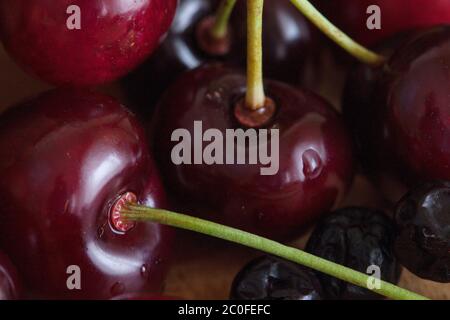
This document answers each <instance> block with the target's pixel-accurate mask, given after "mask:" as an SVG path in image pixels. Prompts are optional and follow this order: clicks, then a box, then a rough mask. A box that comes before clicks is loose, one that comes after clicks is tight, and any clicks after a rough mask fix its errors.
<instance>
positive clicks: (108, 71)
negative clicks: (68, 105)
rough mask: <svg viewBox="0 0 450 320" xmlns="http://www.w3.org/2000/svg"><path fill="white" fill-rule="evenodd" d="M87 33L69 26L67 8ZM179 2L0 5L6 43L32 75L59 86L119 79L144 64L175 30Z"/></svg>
mask: <svg viewBox="0 0 450 320" xmlns="http://www.w3.org/2000/svg"><path fill="white" fill-rule="evenodd" d="M71 5H77V6H78V7H79V8H80V10H81V29H79V30H77V29H75V30H71V29H69V28H68V27H67V19H68V18H69V17H70V16H71V14H67V13H66V11H67V8H68V7H69V6H71ZM176 6H177V0H139V1H136V0H58V1H53V0H18V1H13V2H11V1H8V0H1V1H0V32H1V35H0V38H1V39H2V41H3V43H4V45H5V48H6V50H7V51H8V52H9V53H10V55H11V56H12V57H13V58H14V59H15V60H16V61H17V62H18V63H19V64H20V65H22V66H23V67H24V68H25V69H26V70H28V71H29V72H31V73H33V74H35V75H36V76H38V77H39V78H41V79H43V80H45V81H47V82H50V83H53V84H57V85H62V84H70V85H83V86H84V85H94V84H99V83H103V82H108V81H112V80H115V79H117V78H119V77H121V76H123V75H124V74H126V73H128V72H129V71H131V70H132V69H133V68H135V67H136V66H138V65H139V64H140V63H142V62H143V61H144V60H145V59H146V58H147V57H148V56H149V55H150V53H151V52H152V51H153V50H154V49H155V48H156V46H157V45H158V44H159V41H160V39H161V38H162V36H163V35H164V34H165V33H166V31H167V30H168V29H169V27H170V24H171V22H172V19H173V16H174V14H175V9H176Z"/></svg>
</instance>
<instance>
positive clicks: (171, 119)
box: [154, 65, 352, 238]
mask: <svg viewBox="0 0 450 320" xmlns="http://www.w3.org/2000/svg"><path fill="white" fill-rule="evenodd" d="M265 84H266V91H267V96H268V97H270V98H271V99H273V101H274V102H275V104H276V108H277V110H276V113H275V115H274V116H273V118H272V119H271V120H270V122H269V123H268V124H267V125H266V126H264V128H267V129H277V128H278V129H279V130H280V131H279V136H280V142H279V148H280V149H279V171H278V172H277V173H276V174H275V175H266V176H263V175H261V172H260V169H261V168H262V167H264V166H262V165H259V164H258V165H251V164H245V165H239V164H229V165H221V164H213V165H207V164H205V163H203V164H196V165H189V164H181V165H175V164H174V163H173V162H172V159H171V152H172V149H173V147H174V146H175V145H177V144H178V142H171V136H172V133H173V132H174V130H176V129H179V128H182V129H186V130H187V131H188V132H189V133H190V135H191V137H194V134H195V133H194V121H202V126H203V131H204V132H205V131H206V130H207V129H210V128H212V129H217V130H219V131H220V132H221V133H222V135H223V136H224V137H225V136H226V133H225V132H226V129H237V128H243V129H245V127H243V126H242V125H240V123H239V122H238V121H237V119H236V118H235V117H234V112H235V110H233V108H234V106H235V105H236V101H239V99H240V98H242V97H243V94H244V92H245V88H246V78H245V76H244V75H242V74H241V73H239V72H236V71H234V70H231V69H227V68H225V67H223V66H221V65H211V66H204V67H201V68H198V69H196V70H193V71H191V72H188V73H186V74H184V75H183V76H181V77H180V78H179V79H178V80H177V81H176V82H175V83H174V85H172V86H171V88H170V89H169V90H168V92H167V94H165V95H164V98H163V99H162V100H161V102H160V104H159V107H158V110H157V113H156V115H155V119H154V124H155V131H154V134H155V136H154V137H155V140H154V143H155V150H156V153H155V154H156V155H157V156H158V157H159V161H160V164H161V168H162V170H163V172H164V177H165V178H167V180H166V182H167V184H168V186H169V187H170V188H171V190H173V191H174V192H175V193H176V194H177V196H178V198H179V203H181V207H182V210H183V212H186V213H193V214H202V213H208V214H209V218H212V219H215V220H218V221H220V222H223V223H225V224H229V225H233V226H236V227H239V228H243V229H246V230H248V231H252V232H256V233H259V234H262V235H266V236H270V237H277V238H285V237H289V236H292V235H296V234H298V233H299V232H300V231H301V230H300V227H302V226H303V225H304V224H305V223H307V222H309V221H311V220H314V219H315V218H317V217H318V216H320V215H321V214H322V213H324V212H326V211H327V210H329V209H330V208H332V207H333V206H334V205H335V204H336V202H337V201H338V200H339V199H340V198H341V197H342V196H343V195H344V194H345V191H346V189H347V187H348V185H349V183H350V181H351V178H352V152H351V147H350V145H351V144H350V141H349V136H348V135H347V132H346V130H345V128H344V126H343V124H342V122H341V119H340V117H339V116H338V115H337V114H336V112H335V111H334V110H332V108H331V107H330V106H329V105H328V104H327V103H326V102H325V101H324V100H322V99H321V98H319V97H317V96H316V95H314V94H312V93H310V92H309V91H306V90H297V89H294V88H293V87H290V86H288V85H285V84H282V83H280V82H275V81H267V82H266V83H265ZM192 139H194V138H192ZM271 143H275V142H273V141H272V142H271ZM206 145H207V143H205V144H204V146H206ZM234 147H235V150H234V152H235V153H234V154H235V155H236V154H237V152H238V151H237V147H236V145H235V144H234ZM224 154H225V152H224Z"/></svg>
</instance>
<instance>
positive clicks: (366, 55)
mask: <svg viewBox="0 0 450 320" xmlns="http://www.w3.org/2000/svg"><path fill="white" fill-rule="evenodd" d="M290 1H291V3H292V4H293V5H294V6H295V7H297V9H298V10H300V11H301V12H302V13H303V15H304V16H305V17H306V18H307V19H308V20H310V21H311V22H312V23H313V24H314V25H315V26H316V27H317V28H319V29H320V30H321V31H322V32H323V33H325V34H326V35H327V36H328V37H329V38H330V39H331V40H333V41H334V42H336V43H337V44H338V45H339V46H341V47H342V48H343V49H344V50H345V51H347V52H348V53H350V54H351V55H352V56H354V57H355V58H357V59H358V60H360V61H361V62H363V63H366V64H369V65H374V66H377V65H381V64H383V63H384V62H385V61H386V59H385V57H383V56H381V55H379V54H377V53H375V52H373V51H370V50H368V49H366V48H364V47H363V46H361V45H360V44H358V43H356V42H355V41H354V40H353V39H351V38H350V37H349V36H347V35H346V34H345V33H344V32H342V31H341V30H339V29H338V28H337V27H336V26H334V25H333V24H332V23H331V22H330V21H329V20H328V19H327V18H326V17H325V16H323V15H322V14H321V13H320V12H319V11H318V10H317V9H316V8H315V7H314V6H313V5H312V4H311V3H310V2H309V1H308V0H290Z"/></svg>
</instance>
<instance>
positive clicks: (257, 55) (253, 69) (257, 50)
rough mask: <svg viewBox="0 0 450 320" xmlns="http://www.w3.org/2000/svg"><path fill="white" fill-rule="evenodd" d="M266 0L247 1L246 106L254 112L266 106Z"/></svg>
mask: <svg viewBox="0 0 450 320" xmlns="http://www.w3.org/2000/svg"><path fill="white" fill-rule="evenodd" d="M263 10H264V0H247V94H246V96H245V102H246V106H247V107H248V108H250V109H252V110H256V109H259V108H261V107H263V106H264V103H265V100H266V96H265V94H264V84H263V71H262V70H263V63H262V60H263V53H262V28H263V27H262V21H263Z"/></svg>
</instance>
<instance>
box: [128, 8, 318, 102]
mask: <svg viewBox="0 0 450 320" xmlns="http://www.w3.org/2000/svg"><path fill="white" fill-rule="evenodd" d="M219 2H220V1H217V0H181V1H180V4H179V7H178V10H177V14H176V16H175V19H174V22H173V24H172V27H171V30H170V32H169V34H168V35H167V37H166V39H165V40H164V41H163V42H162V44H161V46H160V47H159V48H158V50H156V52H155V53H154V55H152V57H151V58H150V59H149V60H148V61H147V62H146V63H145V64H144V65H142V66H141V67H140V68H138V69H137V70H136V71H134V72H133V73H132V74H131V75H129V76H128V77H126V78H125V80H124V81H123V84H124V88H125V90H126V91H127V96H128V97H129V98H130V99H131V100H132V101H133V102H134V103H135V104H137V105H138V107H139V108H140V109H144V110H145V109H150V108H151V107H152V106H154V104H155V103H156V102H157V101H158V99H159V98H160V96H161V93H162V92H163V91H164V90H165V89H166V88H167V87H168V86H169V85H170V84H171V83H172V82H173V81H174V80H175V79H176V78H177V77H178V76H179V75H180V74H181V73H183V72H185V71H187V70H191V69H194V68H196V67H198V66H200V65H201V64H203V63H205V62H211V61H213V60H219V61H222V62H226V63H228V64H232V65H234V66H238V67H242V68H245V64H246V52H247V50H246V49H247V42H246V39H247V35H246V21H247V17H246V13H247V10H246V1H238V2H237V6H236V7H235V8H234V11H233V15H232V18H231V21H230V25H231V29H230V38H231V41H230V50H229V53H228V54H225V55H223V56H217V55H211V54H208V53H207V52H205V50H203V49H202V48H201V46H200V45H199V39H198V36H197V30H198V28H199V25H200V24H201V23H202V21H203V20H204V19H206V18H208V17H210V16H212V15H213V14H214V13H215V12H216V10H217V7H218V5H219ZM263 19H264V22H263V23H264V33H263V46H264V49H263V50H264V68H265V69H264V72H265V75H266V76H267V77H270V78H275V79H277V80H281V81H287V82H290V83H292V84H298V83H299V81H300V80H302V79H303V80H304V83H306V84H309V83H312V82H313V81H314V80H315V79H316V78H315V76H316V74H315V73H314V74H310V73H311V72H310V71H311V70H310V69H311V68H309V66H310V65H312V64H314V62H315V60H314V59H316V58H317V54H316V51H317V50H318V49H317V47H318V43H319V41H318V39H317V38H318V31H317V30H316V29H315V28H314V27H313V26H312V25H311V24H310V23H309V22H307V20H306V19H305V18H304V17H303V16H302V15H301V14H300V13H299V12H298V11H297V9H296V8H295V7H293V6H292V5H291V4H290V2H289V1H287V0H266V1H265V6H264V17H263ZM310 62H311V63H310ZM301 78H302V79H301ZM150 83H151V86H150V85H149V84H150Z"/></svg>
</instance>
